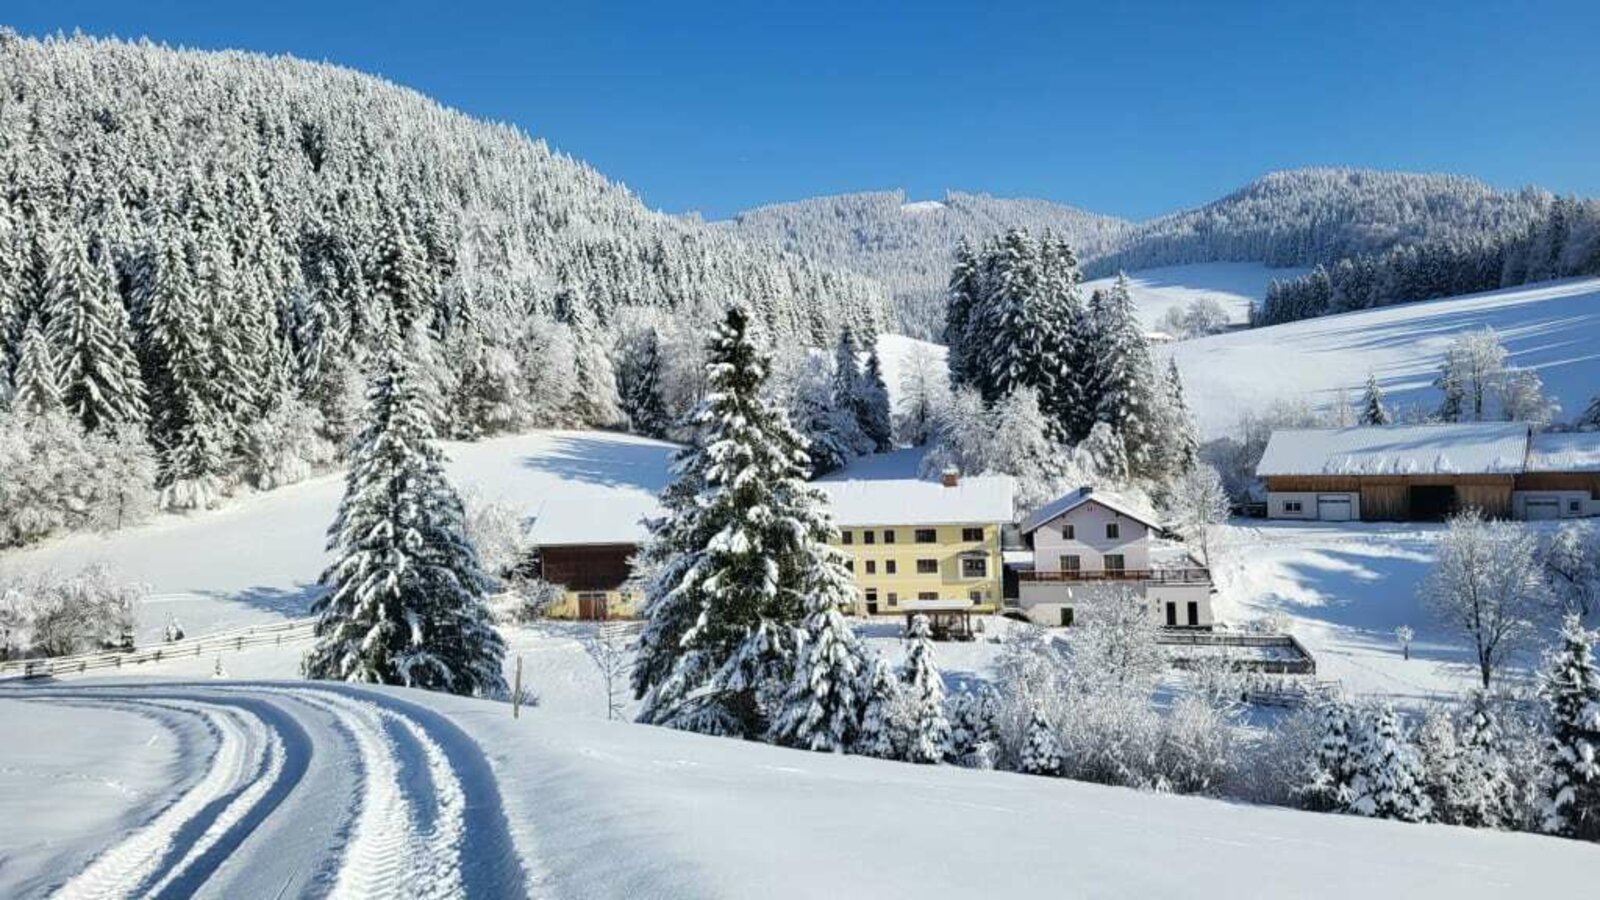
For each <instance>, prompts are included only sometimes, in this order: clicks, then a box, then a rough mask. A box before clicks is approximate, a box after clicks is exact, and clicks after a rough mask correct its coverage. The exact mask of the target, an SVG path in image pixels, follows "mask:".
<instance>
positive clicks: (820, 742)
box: [769, 561, 868, 753]
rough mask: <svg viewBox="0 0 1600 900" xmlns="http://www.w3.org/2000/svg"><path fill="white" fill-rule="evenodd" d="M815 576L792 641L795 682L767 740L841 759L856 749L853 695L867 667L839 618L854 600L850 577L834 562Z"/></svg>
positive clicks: (857, 711)
mask: <svg viewBox="0 0 1600 900" xmlns="http://www.w3.org/2000/svg"><path fill="white" fill-rule="evenodd" d="M817 576H818V577H817V583H816V584H814V585H813V586H812V587H811V592H810V595H809V596H808V597H807V598H806V604H807V606H808V608H809V609H808V612H807V614H806V620H805V622H804V623H803V624H802V625H801V626H800V631H799V634H798V636H797V641H798V644H799V646H798V649H797V651H796V653H795V662H794V676H793V677H792V678H791V679H790V681H789V688H788V691H787V692H786V693H785V694H784V696H783V705H782V708H781V711H780V712H779V713H778V715H777V717H776V718H775V719H774V721H773V723H772V728H771V732H770V735H769V736H770V738H771V740H772V741H773V742H775V743H779V744H785V745H787V746H790V747H803V748H805V749H807V750H821V751H826V752H831V753H843V752H845V751H846V750H848V749H849V748H850V747H851V746H853V745H854V744H855V742H856V739H857V733H858V732H859V730H860V727H861V714H862V707H863V703H862V699H863V698H862V697H860V696H859V695H857V693H856V691H857V689H858V688H859V684H860V681H861V673H862V670H863V668H864V667H865V666H866V665H867V664H868V662H867V659H866V653H865V650H864V649H863V647H862V645H861V641H860V640H859V639H857V637H856V633H855V631H854V630H853V629H852V628H851V627H850V623H849V622H847V621H845V618H844V616H843V615H842V614H841V613H840V612H839V610H840V608H841V607H843V606H846V605H848V604H850V603H852V602H854V599H855V586H854V582H853V581H852V580H851V579H850V576H849V572H848V571H847V570H845V568H844V567H843V566H842V565H840V564H838V561H834V562H833V563H830V564H829V565H826V566H824V567H823V569H822V571H820V572H818V573H817Z"/></svg>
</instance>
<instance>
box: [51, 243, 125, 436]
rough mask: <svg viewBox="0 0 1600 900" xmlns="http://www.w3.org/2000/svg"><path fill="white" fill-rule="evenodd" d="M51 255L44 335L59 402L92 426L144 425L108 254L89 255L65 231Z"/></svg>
mask: <svg viewBox="0 0 1600 900" xmlns="http://www.w3.org/2000/svg"><path fill="white" fill-rule="evenodd" d="M51 258H52V267H51V273H50V276H51V277H50V299H49V302H50V320H49V321H50V324H49V326H48V329H49V330H48V334H47V337H48V338H49V339H50V343H51V344H52V346H53V348H54V352H55V361H56V366H57V369H58V376H57V378H58V383H59V384H60V386H61V399H62V402H63V403H64V404H65V405H66V407H67V409H68V410H69V411H70V412H71V413H72V414H73V415H75V416H77V417H78V421H80V422H82V423H83V427H84V428H86V429H88V430H90V431H95V430H97V429H100V428H109V427H112V426H115V425H118V424H121V423H123V422H128V423H132V424H135V425H138V424H142V423H143V422H144V419H145V399H144V381H143V379H141V378H140V376H139V361H138V358H137V357H136V356H135V355H134V352H133V342H132V335H131V334H130V332H129V328H128V311H127V308H126V307H124V306H123V305H122V299H121V297H119V296H118V295H117V291H116V276H115V274H114V273H113V272H112V270H111V262H110V258H109V254H108V253H107V251H106V249H105V248H104V247H101V248H99V251H98V252H97V253H96V254H95V257H94V258H91V257H90V255H89V252H88V249H87V248H86V247H85V246H84V243H83V241H82V240H81V239H80V238H79V237H78V236H77V233H76V232H74V231H71V230H67V231H63V232H62V234H61V236H60V240H59V242H58V243H57V245H56V247H55V248H54V251H53V253H52V257H51Z"/></svg>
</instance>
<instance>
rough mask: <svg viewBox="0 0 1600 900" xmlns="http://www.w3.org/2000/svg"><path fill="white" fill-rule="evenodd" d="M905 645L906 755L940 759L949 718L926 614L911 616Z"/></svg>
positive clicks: (927, 760) (947, 736)
mask: <svg viewBox="0 0 1600 900" xmlns="http://www.w3.org/2000/svg"><path fill="white" fill-rule="evenodd" d="M905 645H906V660H905V664H904V665H903V666H902V667H901V669H900V684H901V690H902V691H903V692H904V696H905V704H906V721H905V726H906V747H905V753H906V759H907V760H908V761H910V762H914V763H937V762H942V761H943V760H944V757H945V752H946V749H947V748H948V746H949V743H950V722H949V720H948V719H946V718H945V714H944V677H943V676H942V675H940V674H939V669H938V667H937V666H936V665H935V664H934V661H933V631H932V628H931V626H930V625H929V624H928V617H927V616H923V615H918V616H913V617H912V619H911V625H910V627H909V628H908V629H906V639H905Z"/></svg>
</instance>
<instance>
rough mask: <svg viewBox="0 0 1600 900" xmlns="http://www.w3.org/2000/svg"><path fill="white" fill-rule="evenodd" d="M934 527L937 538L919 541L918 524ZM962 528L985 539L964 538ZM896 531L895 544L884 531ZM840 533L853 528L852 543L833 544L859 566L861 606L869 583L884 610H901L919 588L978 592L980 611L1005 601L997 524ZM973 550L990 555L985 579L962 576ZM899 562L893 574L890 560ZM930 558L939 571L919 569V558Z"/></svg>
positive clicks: (954, 596) (942, 594)
mask: <svg viewBox="0 0 1600 900" xmlns="http://www.w3.org/2000/svg"><path fill="white" fill-rule="evenodd" d="M919 527H920V528H933V529H934V532H935V538H936V540H935V541H934V542H933V543H931V544H919V543H916V532H917V529H918V528H919ZM963 528H981V529H982V530H983V540H981V541H964V540H962V538H961V532H962V529H963ZM888 530H892V531H893V532H894V543H892V544H885V543H884V542H883V533H884V532H885V531H888ZM840 531H841V532H849V533H850V537H851V542H850V543H849V544H846V543H844V541H843V537H842V535H841V538H840V540H837V541H835V542H834V544H833V546H834V547H836V548H837V549H839V550H842V551H844V552H845V553H847V554H849V556H850V558H851V559H852V560H853V563H854V566H855V579H856V590H857V593H858V596H859V602H860V605H859V607H858V609H859V611H861V612H865V611H866V592H867V590H868V589H869V588H876V589H877V591H878V613H879V614H880V615H898V614H899V606H898V604H900V603H904V602H905V601H906V600H915V599H917V596H918V595H919V594H921V593H925V592H931V593H934V594H936V595H937V598H938V599H940V600H961V599H966V598H967V596H968V592H970V591H974V590H976V591H979V592H981V594H982V598H983V599H982V600H981V601H980V602H979V603H977V604H974V605H973V607H972V608H973V610H974V611H976V612H993V611H995V610H997V609H999V607H1000V602H1001V566H1000V563H1001V558H1000V528H999V526H998V525H980V524H978V523H973V524H971V525H966V526H962V525H934V526H928V525H925V526H917V525H873V526H870V527H863V526H853V527H850V528H843V527H841V528H840ZM866 531H871V532H873V534H874V538H875V543H872V544H868V543H866V542H865V539H864V538H863V534H862V533H863V532H866ZM973 551H982V553H983V555H984V559H985V560H986V566H987V572H986V574H985V576H984V577H982V578H963V577H962V576H961V559H962V556H963V554H966V553H970V552H973ZM891 559H892V560H894V561H895V574H893V575H890V574H888V570H887V566H886V565H885V564H886V563H887V562H888V561H889V560H891ZM919 559H932V560H936V561H937V562H938V574H934V575H919V574H917V560H919ZM868 561H871V562H873V563H874V564H875V568H876V569H877V572H876V574H869V573H868V572H867V562H868ZM890 593H894V594H895V595H896V599H897V603H896V605H891V604H890V603H889V594H890Z"/></svg>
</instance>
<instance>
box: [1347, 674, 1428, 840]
mask: <svg viewBox="0 0 1600 900" xmlns="http://www.w3.org/2000/svg"><path fill="white" fill-rule="evenodd" d="M1352 755H1353V756H1354V758H1355V774H1354V776H1353V777H1352V778H1351V780H1350V802H1349V805H1348V807H1347V808H1346V811H1347V812H1351V813H1354V814H1356V815H1358V816H1368V817H1371V818H1377V819H1399V820H1401V821H1404V822H1426V821H1428V820H1429V819H1430V818H1431V817H1432V816H1433V803H1432V802H1431V801H1430V800H1429V799H1428V795H1427V791H1426V790H1425V789H1424V772H1423V767H1422V759H1421V755H1420V754H1419V753H1418V752H1417V748H1416V746H1415V745H1413V744H1412V743H1411V741H1410V739H1409V738H1408V736H1407V735H1406V733H1405V730H1404V728H1403V726H1402V725H1401V723H1400V717H1399V716H1398V715H1396V714H1395V711H1394V707H1392V706H1390V705H1389V704H1387V703H1383V704H1380V705H1379V706H1377V707H1376V708H1375V709H1371V710H1368V711H1366V713H1365V714H1364V715H1363V716H1362V718H1361V726H1360V730H1359V732H1358V737H1357V740H1356V741H1354V742H1353V747H1352Z"/></svg>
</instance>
